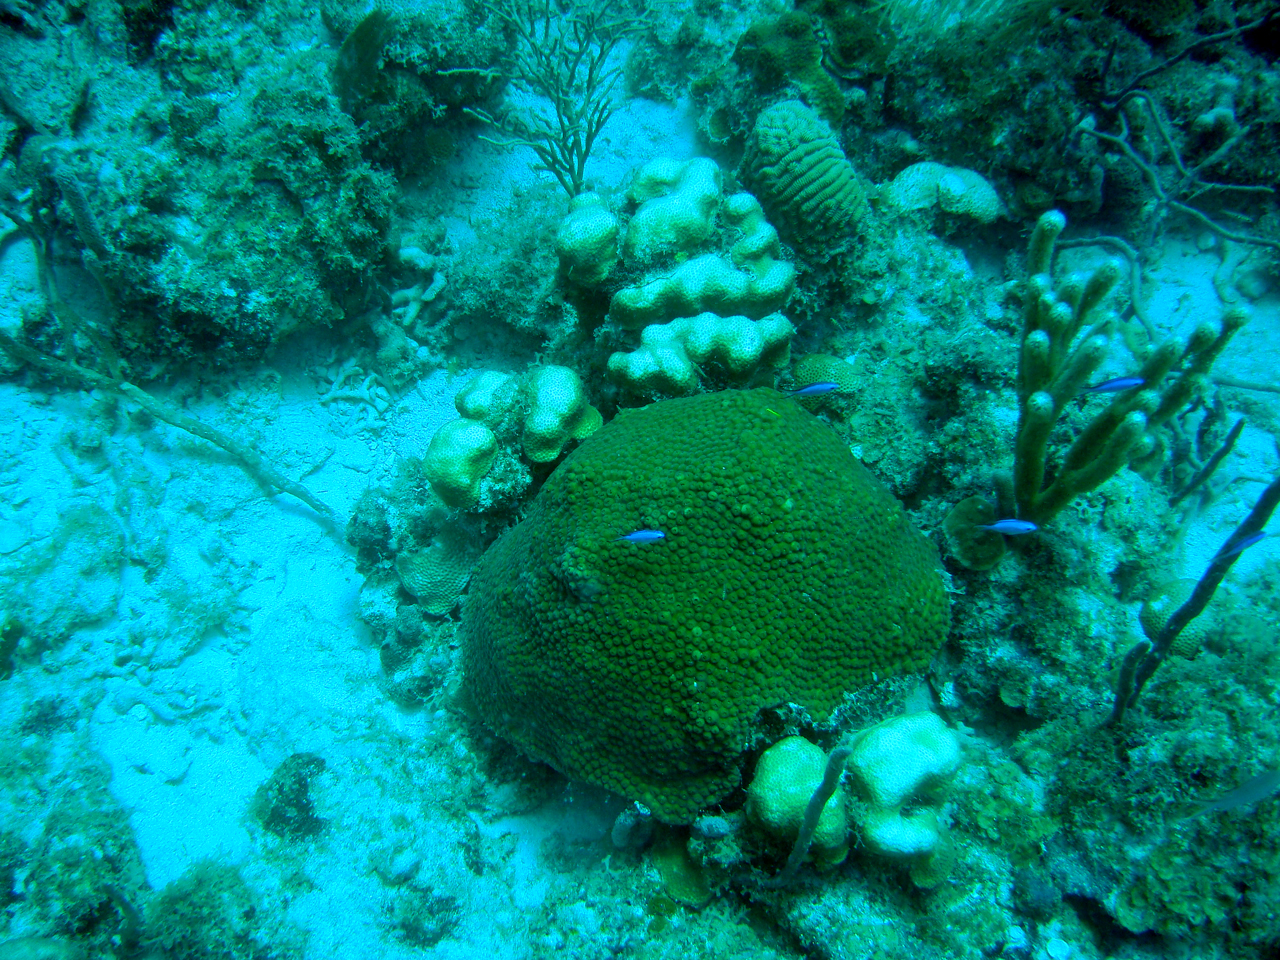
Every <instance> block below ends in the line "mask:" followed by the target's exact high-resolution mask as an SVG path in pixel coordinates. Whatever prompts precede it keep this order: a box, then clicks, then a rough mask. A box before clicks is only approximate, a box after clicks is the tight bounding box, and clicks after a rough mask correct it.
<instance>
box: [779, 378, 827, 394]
mask: <svg viewBox="0 0 1280 960" xmlns="http://www.w3.org/2000/svg"><path fill="white" fill-rule="evenodd" d="M838 389H840V384H838V383H832V382H831V381H830V380H824V381H822V382H821V383H811V384H809V385H808V386H807V387H801V388H800V389H799V390H792V391H791V392H790V393H788V394H787V396H788V397H818V396H821V395H822V394H824V393H830V392H831V391H832V390H838Z"/></svg>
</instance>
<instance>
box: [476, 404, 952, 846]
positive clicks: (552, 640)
mask: <svg viewBox="0 0 1280 960" xmlns="http://www.w3.org/2000/svg"><path fill="white" fill-rule="evenodd" d="M648 528H653V529H661V530H662V531H664V532H665V533H666V537H665V538H664V539H663V540H661V541H659V542H655V543H651V544H648V545H646V546H645V547H644V549H636V548H635V546H634V545H633V544H629V543H626V542H619V541H618V539H617V538H618V535H619V532H620V531H621V532H626V531H629V530H637V529H648ZM947 620H948V611H947V600H946V595H945V592H944V590H943V585H942V580H941V575H940V573H939V570H938V562H937V556H936V554H935V552H934V550H933V548H932V546H931V545H930V544H929V543H928V542H927V541H926V540H925V539H924V538H923V537H922V536H921V535H920V534H919V533H917V532H916V531H915V530H914V529H912V527H911V526H910V523H909V522H908V520H907V519H906V516H905V514H904V512H903V510H902V509H901V507H900V506H899V505H898V503H897V502H896V501H895V500H894V499H893V497H892V496H891V495H890V494H889V493H888V491H886V490H884V489H883V488H882V487H881V486H880V485H879V484H878V483H877V482H876V481H875V480H874V478H872V476H871V475H870V474H869V473H868V472H867V471H866V470H865V469H864V468H863V467H862V465H861V464H859V463H858V462H857V461H856V460H855V459H854V458H853V457H852V456H851V455H850V453H849V452H848V450H847V448H846V447H845V446H844V444H843V443H841V441H840V439H839V438H838V437H837V436H836V434H835V433H833V432H832V431H831V430H830V429H829V428H828V427H827V426H826V425H825V424H823V423H822V422H821V421H819V420H817V419H815V418H814V417H813V416H811V415H810V414H808V413H807V412H805V411H804V410H803V409H802V408H801V407H800V406H799V405H798V404H796V403H795V402H794V401H791V400H789V399H787V398H786V397H784V396H782V395H781V394H779V393H778V392H776V391H774V390H767V389H761V390H752V391H728V392H724V393H717V394H704V395H701V396H697V397H691V398H688V399H682V400H670V401H665V402H663V403H657V404H653V405H651V406H649V407H645V408H643V409H641V410H635V411H625V412H623V413H621V414H620V415H619V416H618V417H617V418H616V419H615V420H614V421H613V422H612V423H610V424H608V425H607V426H605V427H604V428H602V429H601V430H600V431H598V432H597V433H596V434H595V435H594V436H592V437H591V438H590V439H589V440H587V441H586V442H585V443H584V444H583V445H582V446H581V447H580V448H579V449H578V450H576V451H574V453H573V454H571V455H570V456H569V458H568V459H567V460H565V462H564V463H563V464H562V465H561V466H560V468H559V469H558V470H557V471H556V472H555V473H554V474H553V475H552V476H551V478H550V479H549V480H548V481H547V484H546V485H545V486H544V488H543V490H542V491H541V493H540V494H539V495H538V497H537V499H536V500H535V501H534V502H533V504H532V505H531V507H530V510H529V513H528V515H527V516H526V518H525V519H524V520H523V521H522V522H521V523H520V524H519V525H518V526H516V527H514V528H513V529H512V530H510V531H508V532H507V533H506V534H505V535H504V536H503V537H502V538H501V539H500V540H498V542H497V543H495V544H494V545H493V547H491V548H490V550H489V551H488V553H486V554H485V556H484V558H483V559H482V560H481V563H480V565H479V567H478V569H477V571H476V574H475V576H474V578H473V581H472V587H471V594H470V597H469V598H468V602H467V608H466V611H465V616H464V629H463V635H464V647H463V650H464V663H465V667H466V689H467V694H468V696H469V699H470V700H471V702H472V703H473V704H474V706H475V707H476V708H477V710H478V711H479V712H480V714H481V715H482V716H483V718H484V720H485V721H486V722H487V723H488V724H489V726H491V727H492V728H493V729H494V730H495V731H496V732H498V733H499V734H500V735H502V736H503V737H505V738H506V739H508V740H511V741H512V742H513V743H515V744H516V745H518V746H519V747H521V748H522V749H524V750H525V751H526V752H528V753H529V754H530V755H532V756H534V757H536V758H538V759H541V760H544V761H546V762H547V763H550V764H551V765H552V766H554V767H556V768H557V769H559V770H561V771H563V772H564V773H565V774H567V775H568V776H570V777H573V778H575V779H579V780H584V781H587V782H589V783H594V784H598V785H600V786H603V787H606V788H608V789H610V790H613V791H615V792H617V793H620V794H622V795H624V796H626V797H628V798H631V799H635V800H639V801H641V802H642V803H644V804H646V805H647V806H649V807H650V808H651V809H652V810H653V812H654V814H655V815H656V816H658V817H660V818H662V819H665V820H668V821H672V822H688V821H690V820H692V819H693V817H695V816H696V815H697V813H698V811H699V810H701V809H703V808H705V807H707V806H709V805H711V804H714V803H715V802H717V801H718V800H720V799H722V798H723V797H724V796H725V795H726V794H728V793H729V792H730V791H731V790H732V789H733V788H734V787H735V786H737V784H738V783H739V780H740V773H741V771H740V765H741V762H742V754H743V751H744V750H745V749H746V748H747V747H748V745H749V744H750V743H751V740H752V737H753V733H754V726H755V723H756V720H757V717H758V714H759V713H760V711H761V710H763V709H765V708H768V707H772V706H777V705H780V704H785V703H789V702H790V703H795V704H799V705H800V706H802V707H804V708H805V709H806V710H807V711H808V712H809V713H810V714H811V715H812V716H813V717H814V718H815V719H817V720H822V719H825V718H827V717H828V716H829V715H830V713H831V711H832V709H833V708H834V707H835V706H836V705H837V704H838V703H839V702H840V700H841V698H842V696H843V694H844V693H845V692H846V691H849V690H852V689H855V688H856V687H858V686H860V685H862V684H864V683H866V682H867V681H869V680H871V679H872V675H873V674H875V675H877V676H880V677H883V676H886V675H888V674H892V673H895V672H898V671H903V670H913V669H918V668H920V667H922V666H924V664H925V663H927V662H928V660H929V659H930V658H931V657H932V655H933V653H934V651H935V650H936V649H937V648H938V646H939V645H940V644H941V643H942V640H943V638H944V637H945V635H946V628H947Z"/></svg>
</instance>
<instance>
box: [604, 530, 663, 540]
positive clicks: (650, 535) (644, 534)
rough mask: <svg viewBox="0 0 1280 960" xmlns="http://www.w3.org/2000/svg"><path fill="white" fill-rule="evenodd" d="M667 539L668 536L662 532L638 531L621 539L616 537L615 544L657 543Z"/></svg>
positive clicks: (626, 534) (624, 535)
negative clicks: (618, 542) (622, 542)
mask: <svg viewBox="0 0 1280 960" xmlns="http://www.w3.org/2000/svg"><path fill="white" fill-rule="evenodd" d="M665 539H667V535H666V534H665V533H663V532H662V531H661V530H636V531H634V532H632V533H625V534H623V535H622V536H620V537H616V538H615V540H614V542H615V543H616V542H617V541H618V540H625V541H626V542H627V543H656V542H657V541H659V540H665Z"/></svg>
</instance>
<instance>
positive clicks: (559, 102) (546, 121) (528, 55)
mask: <svg viewBox="0 0 1280 960" xmlns="http://www.w3.org/2000/svg"><path fill="white" fill-rule="evenodd" d="M497 13H498V16H499V17H500V18H501V20H502V21H503V23H504V24H506V25H507V26H508V27H509V28H510V29H511V31H512V32H513V33H514V34H515V37H516V50H515V52H514V53H513V54H512V56H511V59H510V61H509V62H508V65H507V73H508V75H509V79H510V81H511V83H512V84H513V85H514V86H516V87H518V88H522V89H523V90H525V91H526V92H527V93H530V94H533V95H535V96H538V97H541V98H543V99H545V100H547V101H548V102H549V105H550V108H549V109H550V115H545V114H539V113H535V112H532V111H524V110H516V109H512V110H508V111H507V112H505V113H503V114H501V115H498V116H495V115H493V114H490V113H489V112H487V111H484V110H468V112H469V113H470V114H471V115H472V116H474V117H476V118H477V119H480V120H483V121H484V122H485V123H488V124H490V125H491V126H494V127H496V128H497V129H499V130H501V131H503V132H504V133H505V134H506V136H503V137H486V138H484V139H485V140H487V141H488V142H490V143H495V144H498V145H501V146H523V147H529V148H530V149H531V150H533V152H534V154H535V155H536V156H537V157H538V161H539V163H538V165H537V167H536V169H539V170H545V171H547V172H549V173H550V174H551V175H552V176H554V177H555V178H556V180H557V181H558V182H559V184H560V186H562V187H563V188H564V190H565V192H566V193H568V194H569V195H570V196H571V197H572V196H577V195H578V194H579V193H582V191H583V190H584V189H585V183H586V168H587V159H588V158H589V157H590V156H591V150H592V148H593V147H594V146H595V143H596V139H597V138H598V137H599V135H600V131H601V130H602V129H603V128H604V126H605V124H606V123H608V122H609V118H610V117H612V116H613V113H614V111H615V110H616V106H615V104H614V98H613V92H614V87H615V86H616V85H617V82H618V79H619V77H620V76H621V72H620V70H619V69H618V68H617V67H616V66H610V65H609V60H610V57H611V56H612V54H613V53H614V51H615V49H616V48H617V46H618V44H619V43H621V42H622V41H623V40H624V39H625V38H626V37H627V36H628V35H629V34H630V33H632V32H634V30H636V29H637V25H636V24H635V23H634V22H631V21H626V20H623V19H622V18H621V17H617V16H615V15H614V14H613V13H612V12H611V10H610V4H609V2H608V0H605V2H604V3H602V4H601V5H600V6H598V7H590V8H574V9H572V10H571V11H570V12H569V13H567V14H564V15H560V14H559V12H558V11H556V10H554V9H553V8H552V7H551V4H550V3H549V2H548V0H543V2H541V3H537V2H532V3H516V2H509V3H507V4H505V5H502V6H500V7H499V8H498V10H497Z"/></svg>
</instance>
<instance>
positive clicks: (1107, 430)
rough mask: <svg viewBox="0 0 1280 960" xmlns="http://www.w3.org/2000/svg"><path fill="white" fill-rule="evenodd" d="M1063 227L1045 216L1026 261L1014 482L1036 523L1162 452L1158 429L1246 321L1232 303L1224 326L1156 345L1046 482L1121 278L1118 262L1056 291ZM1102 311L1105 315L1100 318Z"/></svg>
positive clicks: (1102, 339) (1103, 347)
mask: <svg viewBox="0 0 1280 960" xmlns="http://www.w3.org/2000/svg"><path fill="white" fill-rule="evenodd" d="M1065 226H1066V218H1065V217H1064V216H1063V215H1062V214H1061V213H1059V212H1058V211H1056V210H1053V211H1049V212H1048V213H1045V214H1043V215H1042V216H1041V217H1040V220H1039V221H1038V222H1037V223H1036V226H1035V229H1034V230H1033V231H1032V234H1031V240H1030V245H1029V250H1028V257H1027V260H1028V269H1029V271H1030V273H1031V276H1030V277H1029V278H1028V280H1027V283H1026V288H1025V293H1024V303H1023V333H1022V351H1021V357H1020V362H1019V367H1018V403H1019V415H1018V432H1017V435H1016V438H1015V441H1014V470H1013V486H1014V499H1015V500H1016V502H1017V509H1018V517H1019V518H1020V519H1023V520H1030V521H1032V522H1033V523H1038V524H1043V523H1045V522H1047V521H1049V520H1051V519H1053V517H1054V516H1056V515H1057V514H1058V513H1059V512H1060V511H1061V510H1062V509H1063V508H1064V507H1065V506H1066V505H1067V504H1068V503H1070V502H1071V501H1072V500H1073V499H1075V498H1076V497H1077V496H1079V495H1081V494H1083V493H1087V492H1089V491H1090V490H1094V489H1096V488H1097V487H1098V486H1100V485H1101V484H1102V483H1104V482H1105V481H1107V480H1108V479H1110V478H1111V477H1113V476H1115V475H1116V473H1118V472H1119V471H1120V470H1121V469H1123V468H1124V467H1125V466H1126V465H1127V464H1129V463H1130V462H1133V461H1141V460H1144V459H1147V458H1150V457H1152V456H1154V455H1155V454H1156V453H1158V452H1159V450H1160V449H1161V446H1160V442H1159V440H1158V438H1157V436H1156V434H1155V430H1156V429H1157V428H1158V427H1160V426H1161V425H1162V424H1164V423H1165V422H1166V421H1167V420H1168V419H1169V418H1170V417H1172V416H1173V415H1174V414H1175V413H1177V412H1178V411H1179V410H1181V409H1182V408H1183V407H1184V406H1185V405H1186V404H1187V403H1188V402H1189V401H1190V400H1191V398H1192V396H1193V395H1194V393H1195V391H1196V390H1197V389H1199V388H1200V387H1201V386H1202V385H1203V382H1204V381H1205V379H1206V378H1207V375H1208V372H1209V368H1210V367H1211V366H1212V364H1213V362H1214V360H1215V359H1216V358H1217V357H1218V355H1219V354H1220V353H1221V352H1222V350H1223V348H1224V347H1225V346H1226V344H1227V342H1228V341H1229V340H1230V339H1231V337H1232V336H1234V334H1235V332H1236V331H1237V330H1239V329H1240V327H1241V326H1243V324H1244V322H1245V316H1244V313H1243V311H1241V310H1240V309H1238V308H1231V309H1229V310H1228V311H1227V312H1226V313H1225V314H1224V315H1223V317H1222V322H1221V324H1220V325H1219V326H1218V327H1214V326H1213V325H1211V324H1202V325H1201V326H1199V327H1197V328H1196V330H1195V332H1194V333H1193V334H1192V335H1191V338H1190V340H1189V341H1188V342H1187V343H1186V344H1183V343H1182V342H1181V341H1179V340H1176V339H1171V340H1167V341H1165V342H1164V343H1161V344H1159V345H1158V346H1157V347H1156V348H1155V349H1154V350H1152V352H1151V353H1150V354H1149V355H1148V356H1147V358H1146V360H1145V361H1144V362H1143V363H1142V365H1141V366H1140V367H1139V369H1138V370H1137V371H1136V373H1135V376H1137V377H1138V378H1140V379H1141V381H1142V384H1141V385H1140V386H1139V387H1138V388H1134V389H1130V390H1124V391H1121V392H1118V393H1116V394H1114V395H1113V397H1112V400H1111V402H1110V403H1108V404H1107V405H1106V406H1105V407H1103V409H1102V410H1101V411H1099V412H1098V413H1097V414H1096V415H1095V416H1094V417H1093V419H1092V420H1090V421H1089V422H1088V423H1086V424H1085V426H1084V428H1083V429H1082V430H1081V431H1080V433H1079V434H1078V435H1077V436H1076V438H1075V440H1074V441H1073V442H1072V444H1071V445H1070V447H1068V448H1067V450H1066V451H1065V452H1064V453H1063V455H1062V459H1061V463H1060V465H1059V467H1058V469H1057V471H1056V472H1055V473H1054V475H1053V477H1052V479H1051V480H1050V481H1049V482H1048V483H1046V477H1047V476H1048V473H1049V468H1048V464H1049V460H1050V457H1049V438H1050V435H1051V433H1052V431H1053V427H1054V425H1055V424H1056V423H1057V421H1058V417H1059V416H1060V415H1061V413H1062V411H1063V409H1064V408H1065V407H1066V405H1067V404H1068V403H1069V402H1071V401H1072V400H1074V399H1075V398H1077V397H1079V396H1080V395H1081V393H1082V391H1083V390H1084V389H1085V387H1086V384H1087V382H1088V380H1089V378H1090V377H1091V376H1092V375H1093V373H1094V372H1095V371H1096V370H1097V368H1098V366H1099V365H1100V364H1101V363H1102V360H1103V358H1104V357H1105V356H1106V351H1107V346H1108V337H1109V334H1110V331H1111V328H1112V326H1113V325H1114V321H1115V318H1114V315H1113V314H1111V313H1110V312H1109V311H1106V310H1105V309H1104V307H1103V304H1104V302H1105V300H1106V298H1107V296H1108V294H1109V293H1110V291H1111V290H1112V289H1113V288H1114V286H1115V284H1116V283H1117V282H1118V281H1119V279H1120V276H1121V269H1120V265H1119V264H1118V263H1116V262H1114V261H1111V262H1109V263H1106V264H1104V265H1103V266H1101V267H1099V268H1098V269H1097V270H1095V271H1094V273H1093V274H1092V275H1091V276H1089V277H1088V278H1087V279H1086V280H1085V282H1084V283H1083V284H1081V283H1079V282H1074V281H1066V282H1062V283H1059V284H1058V285H1057V286H1056V288H1055V285H1054V282H1053V279H1052V274H1051V272H1050V271H1051V267H1052V261H1053V250H1054V246H1055V244H1056V242H1057V239H1058V236H1059V235H1060V234H1061V232H1062V230H1063V228H1064V227H1065ZM1095 313H1101V317H1100V318H1098V319H1094V317H1093V314H1095ZM1077 341H1078V342H1077ZM1175 368H1177V372H1176V374H1174V376H1173V378H1172V379H1171V380H1169V381H1168V382H1166V378H1167V377H1169V375H1170V374H1171V373H1174V370H1175Z"/></svg>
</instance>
